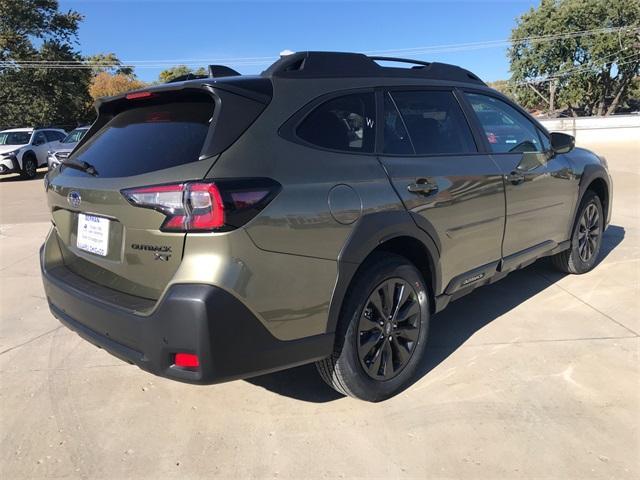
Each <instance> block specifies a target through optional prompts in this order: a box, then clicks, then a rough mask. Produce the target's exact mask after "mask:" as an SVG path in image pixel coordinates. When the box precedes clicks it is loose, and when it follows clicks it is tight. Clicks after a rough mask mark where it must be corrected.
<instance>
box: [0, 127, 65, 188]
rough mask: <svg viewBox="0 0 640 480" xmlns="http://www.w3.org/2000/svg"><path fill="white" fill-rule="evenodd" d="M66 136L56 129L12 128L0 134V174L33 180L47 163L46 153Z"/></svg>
mask: <svg viewBox="0 0 640 480" xmlns="http://www.w3.org/2000/svg"><path fill="white" fill-rule="evenodd" d="M66 136H67V132H65V131H64V130H60V129H57V128H43V129H34V128H13V129H10V130H3V131H1V132H0V174H5V173H19V174H20V175H21V176H22V178H33V177H35V176H36V170H37V169H38V168H39V167H42V166H44V165H46V163H47V151H48V150H49V149H50V148H51V147H53V146H54V145H56V144H57V143H58V142H60V140H62V139H63V138H65V137H66Z"/></svg>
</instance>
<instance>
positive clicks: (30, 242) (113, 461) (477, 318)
mask: <svg viewBox="0 0 640 480" xmlns="http://www.w3.org/2000/svg"><path fill="white" fill-rule="evenodd" d="M593 147H594V148H595V149H597V150H598V151H599V152H600V153H602V154H604V155H606V156H607V158H608V160H609V163H610V167H611V170H612V172H613V176H614V183H615V194H614V210H613V220H612V225H611V227H610V229H609V230H608V231H607V233H606V236H605V244H604V252H603V255H602V259H601V262H600V264H599V265H598V266H597V268H596V269H595V270H594V271H593V272H591V273H589V274H586V275H583V276H563V275H560V274H558V273H557V272H555V271H554V270H553V269H551V267H550V266H549V265H548V262H545V261H541V262H538V263H536V264H535V265H533V266H531V267H529V268H527V269H525V270H524V271H521V272H516V273H514V274H512V275H510V276H509V277H508V278H507V279H505V280H503V281H501V282H498V283H497V284H495V285H492V286H488V287H483V288H481V289H479V290H477V291H476V292H474V293H473V294H471V295H470V296H468V297H465V298H463V299H461V300H459V301H458V302H455V303H453V304H451V305H450V307H449V308H448V309H447V310H446V311H445V312H443V313H442V314H440V315H438V316H437V317H436V318H435V319H434V321H433V325H432V332H431V338H430V355H429V359H428V361H427V362H426V363H425V365H424V367H423V371H422V376H421V378H420V379H419V380H418V381H417V382H416V383H415V384H414V385H413V386H412V387H411V388H409V389H408V390H406V391H405V392H404V393H402V394H401V395H399V396H397V397H396V398H393V399H391V400H389V401H386V402H383V403H380V404H368V403H363V402H359V401H356V400H352V399H349V398H343V397H340V396H338V395H337V394H335V393H334V392H333V391H332V390H330V389H329V388H328V387H326V386H325V385H324V384H323V383H322V381H321V380H320V379H319V377H318V376H317V375H316V373H315V371H314V369H313V367H309V366H307V367H300V368H297V369H293V370H290V371H285V372H280V373H276V374H272V375H267V376H263V377H259V378H255V379H251V380H249V381H237V382H232V383H228V384H223V385H217V386H209V387H198V386H191V385H184V384H180V383H176V382H172V381H169V380H164V379H161V378H157V377H153V376H151V375H149V374H147V373H144V372H142V371H140V370H138V369H137V368H136V367H133V366H130V365H126V364H124V363H123V362H121V361H119V360H117V359H115V358H114V357H112V356H110V355H109V354H107V353H105V352H104V351H102V350H99V349H97V348H95V347H94V346H92V345H90V344H88V343H87V342H85V341H84V340H81V339H80V338H79V337H78V336H77V335H76V334H75V333H73V332H70V331H68V330H67V329H66V328H64V327H61V326H60V325H59V324H58V322H57V321H56V320H55V319H54V318H53V317H52V316H51V315H50V313H49V312H48V310H47V307H46V302H45V299H44V293H43V290H42V286H41V283H40V278H39V270H38V261H37V249H38V247H39V245H40V243H41V242H42V240H43V238H44V235H45V233H46V231H47V230H48V228H49V223H48V215H47V212H46V210H45V206H44V199H43V196H44V194H43V189H42V184H41V179H38V180H34V181H30V182H22V181H15V180H12V179H11V178H7V177H5V178H1V177H0V420H1V423H0V427H1V428H0V478H3V479H4V478H6V479H23V478H24V479H27V478H70V479H75V478H82V479H103V478H104V479H107V478H109V479H121V478H140V479H143V478H145V479H163V478H214V477H219V478H292V479H293V478H295V479H306V478H421V479H423V478H471V479H479V478H486V479H493V478H558V479H567V478H575V479H585V478H629V479H632V478H640V367H639V365H640V362H639V360H640V359H639V356H640V355H639V351H640V342H639V338H638V333H639V332H640V211H639V208H640V207H639V206H640V145H639V143H638V142H635V143H629V142H627V143H617V144H607V145H593Z"/></svg>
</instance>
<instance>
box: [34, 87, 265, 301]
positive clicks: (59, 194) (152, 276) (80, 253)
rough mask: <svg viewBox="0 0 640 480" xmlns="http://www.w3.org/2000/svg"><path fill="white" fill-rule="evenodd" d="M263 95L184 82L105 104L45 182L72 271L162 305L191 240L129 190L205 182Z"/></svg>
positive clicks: (258, 107) (259, 106)
mask: <svg viewBox="0 0 640 480" xmlns="http://www.w3.org/2000/svg"><path fill="white" fill-rule="evenodd" d="M212 83H213V82H212ZM222 87H225V86H224V85H222ZM261 97H262V98H261ZM264 97H265V95H262V94H255V95H254V94H253V93H252V92H251V91H247V92H246V96H245V95H243V91H242V89H241V88H235V90H234V91H233V92H231V91H229V89H228V88H226V87H225V88H220V86H215V85H207V84H202V83H198V84H193V82H185V83H184V84H177V85H170V86H161V87H156V88H154V89H152V90H150V91H146V92H134V93H132V94H128V95H127V96H120V97H117V98H113V99H111V100H109V101H106V102H103V103H101V104H99V105H98V114H99V115H98V119H97V121H96V123H95V124H94V125H93V126H92V127H91V129H90V131H89V132H88V133H87V135H86V136H85V137H84V138H83V139H82V141H81V142H80V144H79V145H78V147H77V148H76V149H75V150H74V152H73V154H72V155H71V156H70V157H69V159H68V160H66V163H68V165H64V164H63V166H62V167H61V168H60V169H56V170H55V171H53V172H51V173H50V174H49V176H48V178H47V179H46V180H45V184H46V187H47V198H48V202H49V206H50V208H51V211H52V216H53V222H54V225H55V229H54V232H55V235H54V239H55V241H57V243H58V245H59V247H60V250H61V253H62V258H63V262H64V266H65V267H66V268H68V269H69V270H71V271H72V272H73V273H75V274H76V275H79V276H80V277H83V278H84V279H87V280H89V281H91V282H95V283H97V284H100V285H102V286H106V287H109V288H111V289H114V290H117V291H119V292H124V293H127V294H130V295H135V296H138V297H143V298H148V299H154V300H155V299H157V298H159V296H160V295H161V293H162V291H163V290H164V288H165V286H166V285H167V283H168V282H169V280H170V279H171V278H172V276H173V275H174V273H175V272H176V270H177V268H178V266H179V264H180V261H181V259H182V253H183V245H184V240H185V235H186V233H184V232H182V231H169V230H171V229H170V228H165V221H166V220H167V218H168V216H167V212H166V211H160V210H158V209H154V208H149V207H146V206H145V205H139V204H136V202H134V201H133V200H134V199H132V197H131V195H128V192H129V191H131V189H134V190H135V189H139V188H140V187H148V186H158V185H161V186H163V187H161V188H164V185H165V184H171V185H174V186H175V185H188V183H184V182H189V181H194V180H200V179H203V178H204V177H205V175H206V173H207V171H208V170H209V169H210V168H211V166H212V165H213V164H214V163H215V161H216V159H217V158H218V156H219V154H220V153H221V152H222V151H223V150H224V149H226V148H227V147H228V146H229V145H230V144H231V143H233V141H235V139H237V138H238V137H239V136H240V135H241V133H242V132H243V131H244V130H245V129H246V128H247V127H248V126H249V125H250V124H251V122H253V121H254V120H255V119H256V118H257V116H258V115H259V114H260V112H261V111H262V110H263V109H264V107H265V105H266V103H267V102H268V98H264ZM171 188H174V187H171ZM180 188H182V187H180ZM156 189H157V187H156ZM165 189H166V190H169V189H170V188H165ZM143 190H144V189H143ZM176 195H178V197H176V198H179V195H181V194H180V193H176ZM148 196H149V195H148V194H147V195H146V197H145V196H144V195H143V196H142V197H141V198H147V197H148ZM136 198H137V197H136ZM141 207H142V208H141ZM174 230H176V229H174Z"/></svg>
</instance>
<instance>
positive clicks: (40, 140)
mask: <svg viewBox="0 0 640 480" xmlns="http://www.w3.org/2000/svg"><path fill="white" fill-rule="evenodd" d="M45 143H47V137H45V135H44V132H36V135H35V137H33V142H32V145H33V146H34V147H37V146H38V145H43V144H45Z"/></svg>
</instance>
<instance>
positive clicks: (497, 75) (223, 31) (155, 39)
mask: <svg viewBox="0 0 640 480" xmlns="http://www.w3.org/2000/svg"><path fill="white" fill-rule="evenodd" d="M537 4H538V1H533V0H510V1H508V0H503V1H429V0H423V1H402V0H397V1H355V0H353V1H349V0H344V1H337V0H333V1H331V0H325V1H306V0H300V1H294V0H290V1H280V2H275V1H269V0H262V1H244V0H236V1H223V0H199V1H193V0H191V1H189V0H186V1H180V0H137V1H135V0H134V1H128V0H61V1H60V8H61V9H62V10H66V9H69V8H73V9H75V10H78V11H79V12H80V13H82V14H83V15H84V16H85V20H84V22H83V23H82V24H81V27H80V50H81V52H82V53H83V54H85V55H89V54H94V53H98V52H114V53H115V54H116V55H118V57H119V58H120V59H121V60H124V61H136V62H139V61H145V62H146V61H148V63H147V65H155V66H153V67H149V68H140V67H138V68H136V73H137V75H138V76H139V77H140V78H141V79H143V80H147V81H151V80H155V79H157V76H158V73H159V72H160V70H162V68H160V67H158V66H157V65H159V64H160V63H159V62H161V61H170V62H169V63H174V64H179V63H186V64H193V65H194V66H195V65H207V64H208V63H213V61H215V63H226V64H228V65H230V66H232V67H234V68H236V69H237V70H239V71H240V72H241V73H245V74H249V73H258V72H260V71H262V70H263V69H264V68H265V67H266V66H267V65H268V64H269V63H270V61H269V60H267V59H266V58H265V57H273V59H275V58H277V55H278V53H279V52H280V51H282V50H284V49H290V50H293V51H301V50H338V51H358V52H371V51H376V52H377V51H383V50H402V49H412V48H419V47H433V46H438V45H451V44H460V43H467V42H482V41H491V40H502V39H506V38H508V36H509V33H510V31H511V29H512V28H513V26H514V24H515V19H516V18H517V17H518V16H519V15H521V14H522V13H524V12H526V11H527V10H528V9H529V8H531V7H532V6H535V5H537ZM394 53H395V56H401V55H400V53H405V52H394ZM405 56H406V57H410V58H417V59H421V60H427V61H441V62H448V63H455V64H458V65H460V66H463V67H465V68H468V69H469V70H471V71H473V72H475V73H476V74H478V75H479V76H480V77H481V78H483V79H484V80H486V81H493V80H498V79H504V78H507V77H508V75H509V64H508V61H507V59H506V50H505V47H504V46H498V47H492V48H481V49H471V48H461V49H449V51H446V52H436V53H434V52H433V51H432V52H425V51H422V52H417V53H416V52H411V51H409V52H406V53H405ZM249 57H251V58H255V57H260V58H258V59H257V60H253V59H252V60H238V59H245V58H249ZM224 59H231V60H235V61H230V62H224V61H222V60H224ZM174 60H175V61H174ZM193 60H195V61H193ZM200 60H201V61H200ZM260 62H262V63H260Z"/></svg>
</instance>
